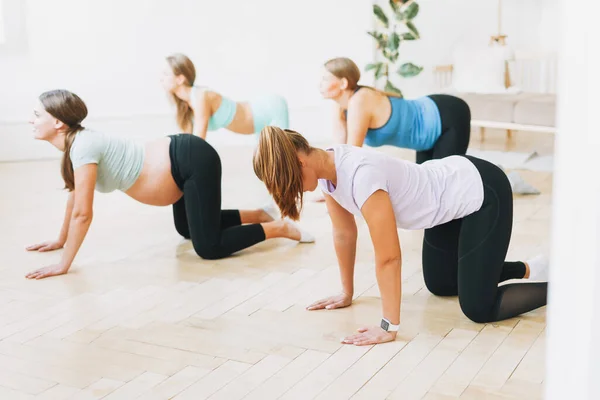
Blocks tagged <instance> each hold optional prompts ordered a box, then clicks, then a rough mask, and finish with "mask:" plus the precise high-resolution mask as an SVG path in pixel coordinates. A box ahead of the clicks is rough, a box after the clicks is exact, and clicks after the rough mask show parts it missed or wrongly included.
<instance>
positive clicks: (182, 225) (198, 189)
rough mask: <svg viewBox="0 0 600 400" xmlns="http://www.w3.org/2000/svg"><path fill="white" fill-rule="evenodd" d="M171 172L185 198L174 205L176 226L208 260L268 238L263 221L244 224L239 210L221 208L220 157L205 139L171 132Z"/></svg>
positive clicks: (197, 251)
mask: <svg viewBox="0 0 600 400" xmlns="http://www.w3.org/2000/svg"><path fill="white" fill-rule="evenodd" d="M170 138H171V144H170V146H169V156H170V158H171V173H172V175H173V179H174V180H175V183H176V184H177V186H179V189H181V190H182V191H183V197H181V199H179V201H177V203H175V204H173V218H174V220H175V229H177V232H179V234H180V235H181V236H183V237H185V238H186V239H190V238H191V239H192V243H193V245H194V250H196V253H197V254H198V255H199V256H200V257H202V258H205V259H209V260H215V259H219V258H223V257H227V256H229V255H231V254H233V253H235V252H236V251H239V250H243V249H245V248H247V247H250V246H252V245H255V244H256V243H259V242H262V241H263V240H265V231H264V229H263V228H262V226H261V225H260V224H251V225H242V221H241V218H240V212H239V211H238V210H221V159H220V158H219V155H218V153H217V152H216V150H215V149H214V148H213V147H212V146H211V145H210V144H208V143H207V142H206V141H204V140H203V139H201V138H199V137H197V136H194V135H191V134H185V133H184V134H178V135H170Z"/></svg>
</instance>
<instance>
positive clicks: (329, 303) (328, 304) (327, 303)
mask: <svg viewBox="0 0 600 400" xmlns="http://www.w3.org/2000/svg"><path fill="white" fill-rule="evenodd" d="M350 304H352V295H348V294H346V293H341V294H338V295H336V296H331V297H327V298H325V299H321V300H319V301H315V302H314V303H312V304H311V305H309V306H308V307H306V309H307V310H311V311H312V310H322V309H327V310H332V309H334V308H343V307H348V306H349V305H350Z"/></svg>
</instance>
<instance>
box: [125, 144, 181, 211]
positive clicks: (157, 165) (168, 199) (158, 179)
mask: <svg viewBox="0 0 600 400" xmlns="http://www.w3.org/2000/svg"><path fill="white" fill-rule="evenodd" d="M170 143H171V139H170V138H168V137H165V138H161V139H157V140H153V141H150V142H148V143H146V145H145V155H144V166H143V168H142V172H141V174H140V176H139V177H138V179H137V180H136V181H135V183H134V184H133V186H132V187H131V188H129V190H128V191H127V192H126V194H127V195H128V196H130V197H132V198H133V199H135V200H137V201H139V202H141V203H144V204H148V205H151V206H168V205H171V204H173V203H175V202H176V201H177V200H179V199H180V198H181V196H182V195H183V193H182V192H181V190H179V187H177V184H176V183H175V180H173V175H171V158H170V157H169V144H170Z"/></svg>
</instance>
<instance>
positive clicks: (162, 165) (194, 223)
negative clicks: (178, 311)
mask: <svg viewBox="0 0 600 400" xmlns="http://www.w3.org/2000/svg"><path fill="white" fill-rule="evenodd" d="M86 116H87V107H86V105H85V103H84V102H83V100H81V98H79V96H77V95H75V94H73V93H71V92H69V91H67V90H53V91H50V92H45V93H42V94H41V95H40V97H39V104H38V106H37V107H36V108H35V110H34V115H33V117H32V119H31V121H30V122H31V124H32V125H33V132H34V137H35V138H36V139H38V140H44V141H47V142H49V143H51V144H52V145H54V147H56V148H57V149H59V150H60V151H62V152H63V158H62V165H61V172H62V177H63V180H64V182H65V188H66V189H68V190H69V198H68V201H67V209H66V212H65V218H64V220H63V221H64V222H63V226H62V229H61V231H60V234H59V236H58V238H57V239H55V240H50V241H47V242H43V243H38V244H35V245H33V246H29V247H28V248H27V249H28V250H30V251H50V250H56V249H60V248H62V247H63V246H64V247H65V251H64V252H63V255H62V259H61V261H60V262H59V263H58V264H54V265H50V266H48V267H44V268H40V269H38V270H35V271H32V272H31V273H29V274H27V278H30V279H41V278H45V277H48V276H53V275H61V274H65V273H67V271H68V270H69V268H70V267H71V264H72V262H73V260H74V259H75V255H76V254H77V251H78V250H79V247H80V246H81V244H82V243H83V240H84V238H85V236H86V234H87V231H88V229H89V227H90V224H91V222H92V217H93V207H92V206H93V202H94V191H95V190H97V191H99V192H103V193H108V192H112V191H115V190H119V191H122V192H124V193H125V194H127V195H128V196H129V197H131V198H133V199H134V200H137V201H139V202H141V203H144V204H148V205H153V206H169V205H172V206H173V218H174V222H175V228H176V230H177V232H178V233H179V234H180V235H181V236H183V237H185V238H187V239H191V240H192V243H193V245H194V250H195V251H196V253H197V254H198V255H199V256H200V257H202V258H205V259H219V258H223V257H227V256H229V255H230V254H232V253H235V252H237V251H240V250H243V249H245V248H248V247H250V246H252V245H254V244H257V243H259V242H262V241H264V240H265V239H269V238H276V237H284V238H288V239H292V240H297V241H300V242H310V241H313V240H314V239H313V238H312V237H311V236H310V235H309V234H307V233H306V232H302V231H300V229H299V228H298V226H297V225H295V223H294V222H292V221H289V220H277V221H276V220H275V217H277V216H273V215H272V214H273V213H270V212H268V211H267V210H264V209H258V210H222V209H221V160H220V158H219V155H218V154H217V152H216V151H215V149H214V148H213V147H212V146H211V145H210V144H209V143H208V142H206V141H205V140H203V139H200V138H199V137H196V136H193V135H190V134H186V133H182V134H178V135H170V136H166V137H162V138H159V139H155V140H151V141H148V142H146V143H138V142H136V141H133V140H129V139H126V138H123V137H121V136H116V135H114V136H111V135H107V134H104V133H102V132H96V131H91V130H89V129H85V128H84V127H83V126H82V125H81V123H82V121H83V120H84V119H85V117H86Z"/></svg>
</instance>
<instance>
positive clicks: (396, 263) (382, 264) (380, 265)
mask: <svg viewBox="0 0 600 400" xmlns="http://www.w3.org/2000/svg"><path fill="white" fill-rule="evenodd" d="M401 264H402V256H401V255H400V254H398V255H393V256H389V257H385V258H383V259H381V260H379V262H377V269H387V268H398V267H400V265H401Z"/></svg>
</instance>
